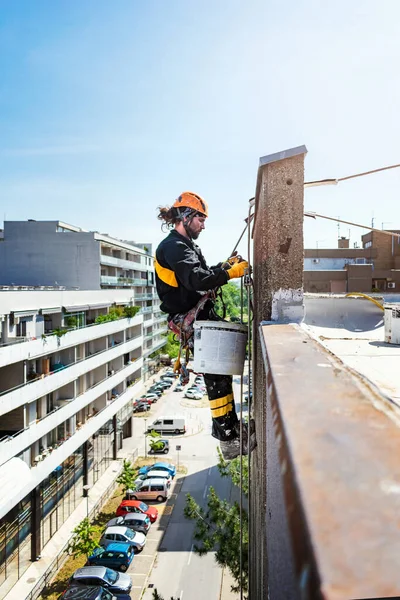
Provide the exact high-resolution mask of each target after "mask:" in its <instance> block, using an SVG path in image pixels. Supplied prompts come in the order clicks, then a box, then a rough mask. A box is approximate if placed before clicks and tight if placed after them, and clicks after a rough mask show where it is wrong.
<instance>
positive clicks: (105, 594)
mask: <svg viewBox="0 0 400 600" xmlns="http://www.w3.org/2000/svg"><path fill="white" fill-rule="evenodd" d="M123 598H124V600H128V599H130V596H128V594H124V595H123ZM62 599H63V600H121V596H118V597H117V596H114V594H112V593H111V592H109V591H108V590H106V589H105V588H102V587H100V586H92V585H90V586H89V585H73V586H71V587H68V588H67V589H66V590H65V592H64V593H63V595H62Z"/></svg>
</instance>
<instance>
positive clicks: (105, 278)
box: [100, 275, 147, 287]
mask: <svg viewBox="0 0 400 600" xmlns="http://www.w3.org/2000/svg"><path fill="white" fill-rule="evenodd" d="M100 283H101V285H113V286H117V287H121V286H124V287H125V286H127V287H131V286H132V285H140V286H143V285H147V279H135V278H133V277H113V276H111V275H101V276H100Z"/></svg>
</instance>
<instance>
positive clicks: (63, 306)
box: [0, 286, 166, 598]
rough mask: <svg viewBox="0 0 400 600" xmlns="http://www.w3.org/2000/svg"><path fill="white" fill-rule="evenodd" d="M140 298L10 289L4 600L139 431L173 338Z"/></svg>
mask: <svg viewBox="0 0 400 600" xmlns="http://www.w3.org/2000/svg"><path fill="white" fill-rule="evenodd" d="M139 291H140V293H139V294H137V296H139V297H138V298H137V296H136V297H135V292H136V289H135V288H131V289H129V288H122V289H104V290H103V289H98V290H93V291H81V290H62V289H58V290H55V289H53V290H50V289H44V288H43V286H42V289H29V288H28V287H26V288H25V289H18V290H7V289H4V288H3V289H2V290H0V486H1V489H2V491H3V493H2V495H1V498H0V598H2V597H4V596H5V595H6V593H7V592H9V590H10V588H11V586H12V585H13V584H14V583H15V582H16V581H17V580H18V579H19V578H20V577H21V575H22V574H23V572H24V571H25V570H26V569H27V568H28V566H29V565H30V564H31V561H34V560H37V558H38V557H40V553H41V549H42V548H43V546H44V545H45V544H46V543H47V542H48V541H49V540H50V539H51V538H52V536H53V535H54V534H55V533H56V532H57V530H58V529H59V527H60V526H61V525H62V524H63V523H64V522H65V521H66V519H67V518H68V516H69V515H70V514H71V513H72V512H73V510H74V509H75V508H76V506H77V504H78V503H79V502H80V501H81V499H82V494H83V486H86V485H89V486H91V485H93V484H94V483H96V481H97V480H98V479H99V478H100V477H101V476H102V474H103V473H104V472H105V470H106V469H107V468H108V466H109V464H110V461H111V460H113V459H114V458H116V455H117V451H118V449H120V448H121V447H122V445H123V439H124V438H126V437H130V436H131V435H132V433H133V418H132V415H133V410H132V409H133V400H134V399H135V398H138V397H139V396H140V394H141V392H142V390H143V380H144V379H145V377H146V361H147V360H148V357H149V355H150V354H151V353H152V352H154V351H155V350H157V349H159V348H161V347H162V346H163V345H164V344H165V338H164V337H163V335H162V334H163V333H165V332H166V323H165V317H164V316H163V315H162V313H160V311H159V306H158V302H157V301H156V300H155V299H154V295H153V293H152V292H150V291H149V290H148V289H145V291H143V288H141V289H140V290H139ZM135 304H136V305H137V306H138V308H139V311H138V312H137V314H135V315H133V313H134V312H135V311H134V310H132V306H134V305H135Z"/></svg>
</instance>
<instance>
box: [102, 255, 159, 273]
mask: <svg viewBox="0 0 400 600" xmlns="http://www.w3.org/2000/svg"><path fill="white" fill-rule="evenodd" d="M100 262H101V264H102V265H109V266H111V267H120V268H121V269H129V270H131V271H141V270H142V269H143V268H149V266H148V265H145V263H144V262H142V261H136V260H126V259H125V258H117V257H116V256H107V255H106V254H101V255H100Z"/></svg>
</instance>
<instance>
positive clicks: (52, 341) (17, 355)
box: [0, 315, 143, 367]
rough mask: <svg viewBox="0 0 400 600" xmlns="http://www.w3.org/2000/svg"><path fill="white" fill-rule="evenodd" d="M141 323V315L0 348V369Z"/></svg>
mask: <svg viewBox="0 0 400 600" xmlns="http://www.w3.org/2000/svg"><path fill="white" fill-rule="evenodd" d="M142 321H143V317H142V316H141V315H137V316H135V317H133V318H132V319H118V321H109V322H108V323H99V324H93V325H88V326H87V327H82V329H74V330H71V331H69V332H68V333H66V334H65V335H63V336H62V337H57V336H56V335H46V336H45V337H44V338H41V339H31V340H28V341H23V342H22V343H17V344H12V345H8V346H3V347H1V348H0V367H4V366H6V365H10V364H13V363H16V362H20V361H21V360H25V359H28V358H29V359H30V360H33V359H35V358H39V357H40V356H44V355H46V356H47V355H48V354H51V353H52V352H57V351H60V350H62V349H63V348H68V347H70V346H77V345H78V344H84V343H85V342H90V341H91V340H95V339H98V338H101V337H103V336H104V337H105V336H108V335H111V334H113V333H118V332H119V331H123V330H124V329H127V328H128V327H134V326H135V325H140V324H141V323H142Z"/></svg>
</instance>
